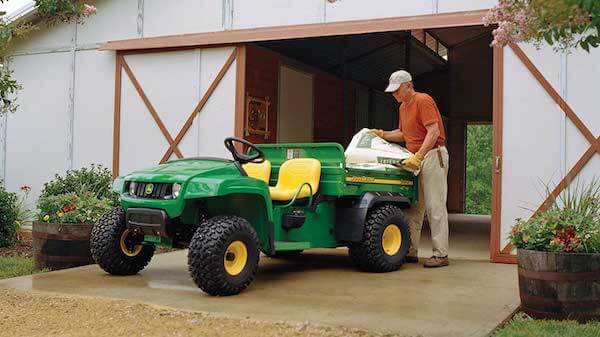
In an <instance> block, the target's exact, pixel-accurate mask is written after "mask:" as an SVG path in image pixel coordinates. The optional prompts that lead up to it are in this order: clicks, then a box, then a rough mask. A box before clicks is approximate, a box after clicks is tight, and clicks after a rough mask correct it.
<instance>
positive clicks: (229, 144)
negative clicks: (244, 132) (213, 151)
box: [225, 137, 265, 164]
mask: <svg viewBox="0 0 600 337" xmlns="http://www.w3.org/2000/svg"><path fill="white" fill-rule="evenodd" d="M233 143H241V144H244V145H246V146H248V147H249V148H251V149H252V150H254V151H256V153H255V154H252V155H248V154H244V153H240V152H238V150H237V149H236V148H235V146H234V145H233ZM225 148H226V149H227V150H229V152H231V155H232V156H233V159H234V160H235V161H237V162H238V163H240V164H246V163H255V164H260V163H262V162H264V161H265V153H264V152H263V151H262V150H261V149H259V148H258V147H256V145H254V144H252V143H250V142H249V141H247V140H245V139H241V138H235V137H228V138H225Z"/></svg>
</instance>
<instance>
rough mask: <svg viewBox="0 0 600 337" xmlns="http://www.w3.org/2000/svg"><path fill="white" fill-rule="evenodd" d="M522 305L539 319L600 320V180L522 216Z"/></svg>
mask: <svg viewBox="0 0 600 337" xmlns="http://www.w3.org/2000/svg"><path fill="white" fill-rule="evenodd" d="M510 240H511V242H512V243H513V245H514V246H515V247H517V249H518V250H517V255H518V274H519V292H520V296H521V306H522V308H523V310H524V311H525V312H526V313H527V314H529V315H530V316H533V317H536V318H553V319H567V318H568V319H577V320H579V321H587V320H591V319H598V318H600V181H599V180H597V179H594V180H593V181H592V182H590V183H589V184H586V185H580V184H576V187H575V188H574V189H569V190H567V191H565V192H564V193H563V194H562V195H561V196H560V197H559V198H556V199H555V200H553V203H552V205H551V206H550V207H549V208H547V209H546V210H545V211H543V212H540V213H539V214H537V215H536V216H535V217H532V218H531V219H529V220H527V221H524V220H519V219H517V223H516V224H515V226H514V227H513V228H512V231H511V234H510Z"/></svg>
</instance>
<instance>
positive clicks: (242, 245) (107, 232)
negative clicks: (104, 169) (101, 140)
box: [91, 138, 417, 295]
mask: <svg viewBox="0 0 600 337" xmlns="http://www.w3.org/2000/svg"><path fill="white" fill-rule="evenodd" d="M236 143H237V145H238V148H242V147H246V148H247V151H239V150H238V148H236V146H235V145H236ZM225 147H226V148H227V150H229V151H230V152H231V155H232V156H233V160H230V159H221V158H208V157H203V158H186V159H179V160H172V161H169V162H167V163H165V164H162V165H158V166H156V167H152V168H149V169H144V170H140V171H136V172H133V173H131V174H128V175H125V176H121V177H118V178H117V179H115V181H114V187H113V188H114V190H115V191H116V192H118V193H119V195H120V207H118V208H116V209H114V210H112V211H111V212H109V213H107V214H106V215H105V216H104V217H103V218H102V219H101V220H100V221H99V222H98V223H97V224H96V225H95V226H94V229H93V231H92V236H91V252H92V256H93V258H94V260H95V261H96V262H97V263H98V264H99V265H100V267H101V268H102V269H104V270H105V271H106V272H108V273H110V274H113V275H132V274H136V273H138V272H139V271H141V270H142V269H143V268H144V267H145V266H146V265H147V264H148V263H149V262H150V260H151V259H152V255H153V254H154V251H155V247H156V246H157V245H160V246H167V247H181V248H189V251H188V266H189V272H190V274H191V277H192V279H193V280H194V282H195V283H196V285H198V287H200V288H201V289H202V290H203V291H205V292H206V293H208V294H210V295H233V294H237V293H239V292H240V291H242V290H244V289H245V288H246V287H248V285H249V284H250V283H251V282H252V279H253V278H254V276H255V274H256V272H257V269H258V262H259V258H260V255H261V254H260V253H261V252H262V253H263V254H265V255H266V256H270V257H275V258H277V257H285V256H289V255H294V254H300V253H301V252H302V251H304V250H307V249H313V248H336V247H348V248H349V254H350V258H351V259H352V260H353V261H354V262H355V263H356V265H357V266H358V268H360V269H363V270H367V271H371V272H390V271H394V270H397V269H398V268H399V267H400V266H401V265H402V263H403V260H404V258H405V256H406V254H407V251H408V246H409V241H410V238H409V236H410V233H409V229H408V226H407V223H406V221H405V219H404V215H403V212H402V210H403V209H406V208H409V207H410V206H411V204H413V203H414V202H415V201H416V200H415V198H416V196H417V181H416V177H415V176H414V175H413V174H412V173H410V172H407V171H403V170H400V169H389V170H386V171H375V170H364V169H352V168H348V167H346V164H345V160H344V149H343V148H342V146H341V145H339V144H336V143H315V144H262V145H254V144H252V143H250V142H248V141H246V140H243V139H237V138H227V139H226V140H225Z"/></svg>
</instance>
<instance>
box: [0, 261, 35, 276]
mask: <svg viewBox="0 0 600 337" xmlns="http://www.w3.org/2000/svg"><path fill="white" fill-rule="evenodd" d="M38 272H40V271H39V270H38V269H36V268H35V264H34V262H33V258H32V257H21V256H0V279H4V278H11V277H17V276H23V275H30V274H34V273H38Z"/></svg>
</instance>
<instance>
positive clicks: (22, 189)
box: [21, 185, 31, 193]
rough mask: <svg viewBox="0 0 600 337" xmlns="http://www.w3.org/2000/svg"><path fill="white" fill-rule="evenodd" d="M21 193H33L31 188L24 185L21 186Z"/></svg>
mask: <svg viewBox="0 0 600 337" xmlns="http://www.w3.org/2000/svg"><path fill="white" fill-rule="evenodd" d="M21 191H23V192H25V193H29V192H30V191H31V186H29V185H23V186H21Z"/></svg>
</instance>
